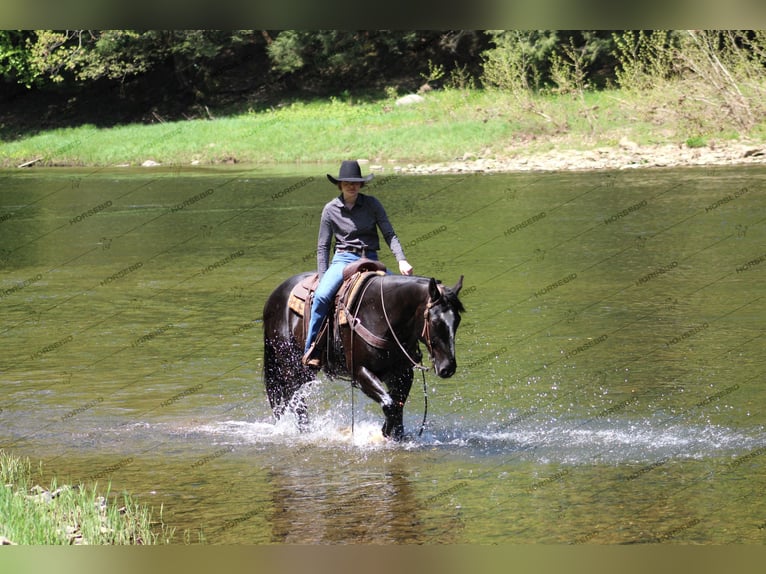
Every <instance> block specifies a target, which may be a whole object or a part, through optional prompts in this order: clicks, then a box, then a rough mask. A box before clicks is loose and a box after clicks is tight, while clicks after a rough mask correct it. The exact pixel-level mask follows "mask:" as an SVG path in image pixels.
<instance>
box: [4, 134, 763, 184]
mask: <svg viewBox="0 0 766 574" xmlns="http://www.w3.org/2000/svg"><path fill="white" fill-rule="evenodd" d="M550 145H551V146H552V149H550V150H548V151H539V150H535V151H532V150H529V149H524V148H520V149H519V150H518V151H516V152H515V153H512V154H510V155H508V154H505V155H503V154H497V153H495V152H493V151H492V150H489V149H488V150H485V151H484V152H482V153H471V152H466V153H465V154H463V157H462V158H459V159H458V158H456V159H453V160H449V161H432V160H431V161H430V160H421V161H408V160H394V159H389V160H386V159H380V158H376V159H374V160H373V159H369V158H361V157H360V158H357V159H358V161H359V162H360V163H361V164H363V165H366V166H368V169H369V170H370V172H372V173H376V174H379V175H384V174H387V173H393V174H402V175H438V174H458V173H463V174H465V173H474V174H482V173H485V174H500V173H525V172H526V173H531V172H555V171H561V172H568V171H569V172H573V171H583V172H586V171H614V170H624V169H645V168H677V167H706V166H707V167H726V166H729V167H733V166H738V165H741V166H750V165H766V143H763V142H757V141H742V140H736V141H723V142H719V141H715V142H710V143H709V144H707V145H705V146H700V147H689V146H688V145H686V144H653V145H640V144H637V143H635V142H633V141H631V140H629V139H627V138H623V139H621V140H620V142H619V143H618V144H617V145H613V146H597V147H593V148H591V149H585V150H582V149H574V148H572V147H571V146H570V145H569V144H568V142H562V143H561V145H557V144H556V142H551V143H550ZM42 160H43V158H42V157H41V158H38V159H34V160H31V161H26V162H24V163H22V164H19V165H16V166H15V168H14V167H11V166H4V167H1V168H0V169H4V170H9V169H10V170H13V169H25V170H32V169H51V168H53V169H55V168H64V169H66V168H74V169H91V168H96V169H117V170H119V169H147V170H149V169H157V168H159V169H162V168H179V167H181V168H191V169H194V168H200V169H205V168H217V167H234V166H236V167H239V168H242V167H244V168H247V167H248V166H250V165H251V164H250V163H249V162H247V161H242V162H240V161H237V160H236V159H233V158H232V159H230V160H228V161H221V162H205V163H202V162H198V161H192V162H189V163H184V164H180V163H177V162H172V161H171V162H167V163H166V162H163V161H162V160H159V161H157V159H156V156H154V157H153V158H147V159H146V160H145V161H143V162H142V163H135V164H131V163H116V164H113V165H90V164H87V163H79V162H77V161H73V162H71V163H65V162H55V163H53V164H49V165H45V164H43V163H42ZM322 163H323V162H316V165H321V164H322ZM309 165H312V162H307V161H302V162H299V163H297V164H293V163H284V164H282V163H274V164H270V163H263V164H252V166H253V167H256V166H257V167H262V168H266V169H268V168H270V167H273V168H276V169H295V168H299V169H300V170H303V169H305V168H306V167H307V166H309Z"/></svg>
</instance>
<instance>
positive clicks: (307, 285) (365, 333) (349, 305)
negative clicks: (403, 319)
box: [287, 258, 388, 349]
mask: <svg viewBox="0 0 766 574" xmlns="http://www.w3.org/2000/svg"><path fill="white" fill-rule="evenodd" d="M385 274H386V266H385V265H384V264H383V263H381V262H379V261H374V260H372V259H364V258H362V259H359V260H358V261H355V262H353V263H350V264H348V265H346V267H345V268H344V269H343V283H342V284H341V286H340V288H339V289H338V292H337V293H336V294H335V301H334V312H333V313H328V317H327V318H326V319H325V323H324V325H322V326H321V327H320V329H319V336H318V338H317V345H318V346H324V345H325V344H326V338H327V331H328V329H327V322H328V319H329V317H331V316H332V317H334V323H335V325H336V327H340V326H348V327H349V328H350V329H351V330H352V331H353V332H355V333H356V334H358V335H359V336H360V337H362V338H363V339H364V340H365V341H366V342H367V343H369V344H370V345H372V346H374V347H378V348H381V349H382V348H386V347H387V346H388V342H387V341H386V340H385V339H382V338H380V337H378V336H377V335H375V334H374V333H372V332H371V331H369V329H367V328H366V327H365V326H364V325H362V324H361V322H360V321H359V319H358V318H357V317H355V316H354V315H353V313H352V311H351V309H353V308H354V305H355V303H356V301H357V299H358V298H359V296H360V294H361V293H362V288H363V287H364V285H365V284H366V283H367V281H368V280H369V279H370V278H372V277H374V276H376V275H385ZM318 284H319V274H317V273H314V274H312V275H309V276H308V277H306V278H305V279H303V280H302V281H300V282H299V283H297V284H296V285H295V287H293V289H292V291H290V297H289V298H288V301H287V304H288V307H289V308H290V309H291V310H292V311H293V312H294V313H296V314H297V315H298V316H299V317H302V318H303V332H304V333H307V332H308V327H309V321H310V320H311V300H312V298H313V295H314V291H316V288H317V285H318Z"/></svg>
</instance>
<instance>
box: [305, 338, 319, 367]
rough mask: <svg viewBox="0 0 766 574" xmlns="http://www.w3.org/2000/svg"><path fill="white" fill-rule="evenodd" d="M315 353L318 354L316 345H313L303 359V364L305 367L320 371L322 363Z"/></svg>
mask: <svg viewBox="0 0 766 574" xmlns="http://www.w3.org/2000/svg"><path fill="white" fill-rule="evenodd" d="M315 353H316V343H312V344H311V347H309V350H308V351H306V353H305V354H304V355H303V357H301V364H302V365H303V366H304V367H310V368H312V369H318V368H319V367H320V366H321V361H320V360H319V357H317V356H315Z"/></svg>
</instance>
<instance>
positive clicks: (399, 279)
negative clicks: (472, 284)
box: [384, 275, 465, 313]
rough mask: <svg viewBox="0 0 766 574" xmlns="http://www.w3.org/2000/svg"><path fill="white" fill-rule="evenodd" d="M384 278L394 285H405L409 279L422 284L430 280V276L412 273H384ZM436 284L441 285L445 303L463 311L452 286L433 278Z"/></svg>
mask: <svg viewBox="0 0 766 574" xmlns="http://www.w3.org/2000/svg"><path fill="white" fill-rule="evenodd" d="M384 277H385V280H386V281H390V282H392V284H394V285H401V286H403V287H404V286H406V285H407V284H408V283H410V282H411V281H417V282H418V283H421V284H423V285H428V283H429V282H430V281H431V277H425V276H423V275H413V276H405V275H385V276H384ZM434 280H435V281H436V283H437V284H439V285H441V286H442V289H441V292H442V294H443V296H444V298H445V299H446V300H447V303H449V305H450V307H452V308H453V309H455V310H456V311H458V312H459V313H463V312H465V306H464V305H463V303H462V301H460V299H459V298H458V295H457V293H455V291H453V289H452V287H449V286H447V285H445V284H444V283H442V281H441V280H439V279H435V278H434Z"/></svg>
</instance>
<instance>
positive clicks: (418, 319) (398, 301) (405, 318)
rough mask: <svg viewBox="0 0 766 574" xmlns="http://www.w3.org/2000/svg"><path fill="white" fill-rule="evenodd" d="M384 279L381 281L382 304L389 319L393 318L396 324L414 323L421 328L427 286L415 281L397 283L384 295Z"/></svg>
mask: <svg viewBox="0 0 766 574" xmlns="http://www.w3.org/2000/svg"><path fill="white" fill-rule="evenodd" d="M385 279H386V278H385V277H383V278H381V280H382V281H383V283H382V285H383V293H384V294H383V304H384V305H385V308H386V311H387V313H388V315H389V317H392V318H393V316H395V317H396V323H397V324H405V323H414V324H415V325H417V326H420V327H422V323H423V311H424V309H425V305H426V301H427V299H428V285H427V284H426V285H423V284H422V283H421V282H419V281H416V280H407V281H406V282H403V281H397V284H396V285H395V286H392V288H391V289H389V290H388V295H386V286H385Z"/></svg>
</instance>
